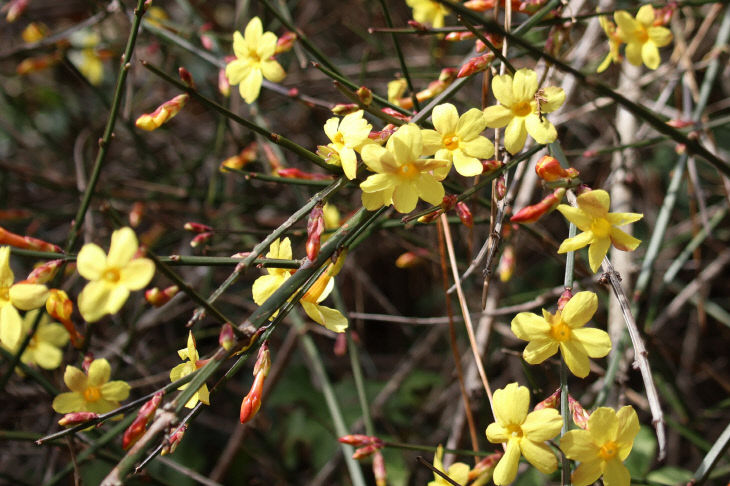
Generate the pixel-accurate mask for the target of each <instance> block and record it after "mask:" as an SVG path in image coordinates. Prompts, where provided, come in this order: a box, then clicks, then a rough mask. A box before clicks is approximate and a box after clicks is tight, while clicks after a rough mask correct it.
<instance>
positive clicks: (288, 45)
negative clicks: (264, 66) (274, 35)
mask: <svg viewBox="0 0 730 486" xmlns="http://www.w3.org/2000/svg"><path fill="white" fill-rule="evenodd" d="M296 40H297V35H296V34H295V33H294V32H290V31H286V32H284V33H283V34H282V35H281V37H279V38H278V39H277V41H276V50H275V51H274V54H281V53H282V52H288V51H290V50H291V49H292V47H294V42H295V41H296Z"/></svg>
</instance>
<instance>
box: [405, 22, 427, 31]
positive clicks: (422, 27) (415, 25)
mask: <svg viewBox="0 0 730 486" xmlns="http://www.w3.org/2000/svg"><path fill="white" fill-rule="evenodd" d="M408 25H410V26H411V27H412V28H413V29H414V30H421V31H423V32H428V27H426V26H425V25H423V24H422V23H421V22H416V21H415V20H409V21H408Z"/></svg>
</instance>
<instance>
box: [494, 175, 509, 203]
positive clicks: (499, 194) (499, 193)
mask: <svg viewBox="0 0 730 486" xmlns="http://www.w3.org/2000/svg"><path fill="white" fill-rule="evenodd" d="M495 189H496V193H495V197H496V198H497V201H501V200H502V199H504V196H505V195H506V194H507V185H506V184H505V179H504V174H500V176H499V177H497V184H496V186H495Z"/></svg>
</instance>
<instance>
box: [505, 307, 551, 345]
mask: <svg viewBox="0 0 730 486" xmlns="http://www.w3.org/2000/svg"><path fill="white" fill-rule="evenodd" d="M511 327H512V332H513V333H515V336H517V337H518V338H520V339H523V340H525V341H530V340H532V339H535V338H537V337H542V336H546V335H547V334H548V333H549V332H550V324H548V323H547V321H545V319H544V318H542V317H540V316H538V315H537V314H533V313H532V312H520V313H519V314H517V315H516V316H515V317H514V318H513V319H512V324H511Z"/></svg>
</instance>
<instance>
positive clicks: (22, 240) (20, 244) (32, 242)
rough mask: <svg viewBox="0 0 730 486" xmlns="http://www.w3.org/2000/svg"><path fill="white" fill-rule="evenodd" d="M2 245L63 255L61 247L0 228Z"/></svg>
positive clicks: (0, 243) (0, 242)
mask: <svg viewBox="0 0 730 486" xmlns="http://www.w3.org/2000/svg"><path fill="white" fill-rule="evenodd" d="M0 245H10V246H14V247H16V248H22V249H24V250H37V251H48V252H53V253H63V250H61V248H60V247H58V246H56V245H54V244H52V243H48V242H46V241H43V240H39V239H38V238H33V237H32V236H21V235H17V234H15V233H11V232H10V231H8V230H6V229H5V228H3V227H2V226H0Z"/></svg>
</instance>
